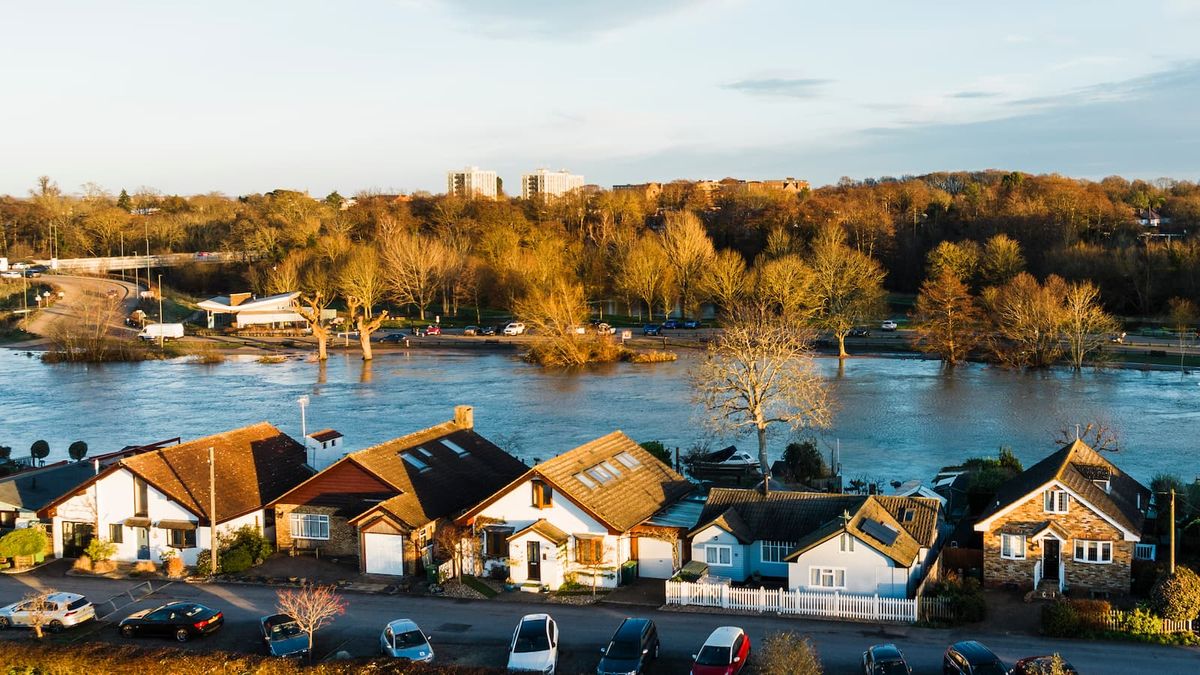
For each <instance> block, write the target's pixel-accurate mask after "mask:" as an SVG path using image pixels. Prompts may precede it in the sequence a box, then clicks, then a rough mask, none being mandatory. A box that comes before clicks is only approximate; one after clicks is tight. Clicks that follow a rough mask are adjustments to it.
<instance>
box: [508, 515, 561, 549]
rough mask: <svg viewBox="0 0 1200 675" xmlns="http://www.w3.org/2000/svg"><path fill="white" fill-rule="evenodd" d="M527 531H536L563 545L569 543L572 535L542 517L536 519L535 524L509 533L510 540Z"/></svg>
mask: <svg viewBox="0 0 1200 675" xmlns="http://www.w3.org/2000/svg"><path fill="white" fill-rule="evenodd" d="M526 532H534V533H537V534H540V535H542V536H543V537H545V538H546V539H547V540H549V541H552V542H554V543H555V544H557V545H559V546H562V545H563V544H565V543H567V541H568V540H569V539H570V535H568V534H567V533H566V532H563V531H562V530H560V529H558V528H557V527H555V525H554V524H553V523H551V522H550V521H548V520H546V519H545V518H541V519H539V520H535V521H534V522H533V524H532V525H530V526H529V527H527V528H525V529H523V530H521V531H519V532H514V533H512V534H511V535H509V537H508V541H512V540H514V539H517V538H519V537H521V536H523V535H524V534H525V533H526Z"/></svg>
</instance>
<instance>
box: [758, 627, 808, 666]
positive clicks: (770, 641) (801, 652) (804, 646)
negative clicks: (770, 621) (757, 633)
mask: <svg viewBox="0 0 1200 675" xmlns="http://www.w3.org/2000/svg"><path fill="white" fill-rule="evenodd" d="M755 661H756V663H755V669H754V672H756V673H760V674H761V675H821V674H822V673H823V672H825V671H824V669H823V668H822V666H821V658H820V656H818V654H817V648H816V646H815V645H813V642H812V639H811V638H809V637H807V636H803V635H800V634H799V633H796V632H794V631H777V632H774V633H770V634H768V635H767V637H766V639H764V640H763V642H762V647H760V648H759V651H758V654H757V656H755Z"/></svg>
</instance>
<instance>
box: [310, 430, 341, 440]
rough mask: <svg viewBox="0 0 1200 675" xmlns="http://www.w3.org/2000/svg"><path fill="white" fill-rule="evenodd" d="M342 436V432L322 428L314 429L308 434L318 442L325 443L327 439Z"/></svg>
mask: <svg viewBox="0 0 1200 675" xmlns="http://www.w3.org/2000/svg"><path fill="white" fill-rule="evenodd" d="M342 436H343V434H342V432H340V431H334V430H333V429H322V430H320V431H314V432H312V433H311V434H309V435H308V437H309V438H311V439H313V440H314V441H316V442H318V443H324V442H325V441H332V440H333V439H335V438H341V437H342Z"/></svg>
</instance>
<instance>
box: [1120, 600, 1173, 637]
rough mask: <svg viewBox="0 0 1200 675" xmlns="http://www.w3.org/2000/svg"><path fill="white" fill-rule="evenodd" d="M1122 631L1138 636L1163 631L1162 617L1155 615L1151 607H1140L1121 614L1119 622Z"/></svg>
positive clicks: (1156, 633)
mask: <svg viewBox="0 0 1200 675" xmlns="http://www.w3.org/2000/svg"><path fill="white" fill-rule="evenodd" d="M1117 625H1118V626H1119V629H1120V630H1121V632H1124V633H1129V634H1130V635H1133V636H1136V637H1146V636H1149V635H1158V634H1160V633H1162V628H1163V625H1162V618H1161V617H1158V616H1155V615H1154V614H1153V613H1152V612H1151V611H1150V610H1149V609H1146V608H1145V607H1138V608H1136V609H1134V610H1133V611H1130V612H1125V613H1124V614H1123V615H1121V619H1120V621H1119V622H1118V624H1117Z"/></svg>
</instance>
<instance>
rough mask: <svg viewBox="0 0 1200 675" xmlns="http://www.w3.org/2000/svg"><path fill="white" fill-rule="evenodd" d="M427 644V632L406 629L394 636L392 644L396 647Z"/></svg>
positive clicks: (404, 647) (402, 647)
mask: <svg viewBox="0 0 1200 675" xmlns="http://www.w3.org/2000/svg"><path fill="white" fill-rule="evenodd" d="M424 644H425V634H424V633H422V632H421V631H419V630H409V631H404V632H403V633H400V634H398V635H395V636H393V637H392V646H393V647H395V648H396V649H408V648H409V647H420V646H422V645H424Z"/></svg>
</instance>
